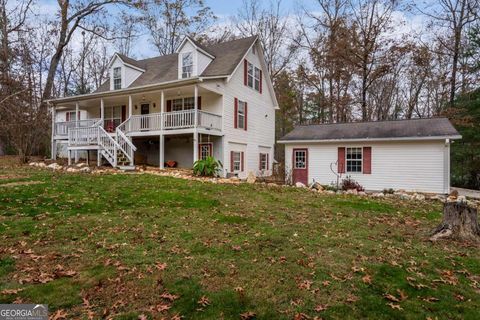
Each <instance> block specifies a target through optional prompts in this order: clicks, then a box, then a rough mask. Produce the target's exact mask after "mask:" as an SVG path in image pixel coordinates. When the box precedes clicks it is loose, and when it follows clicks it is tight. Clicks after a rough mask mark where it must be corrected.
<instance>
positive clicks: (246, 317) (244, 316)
mask: <svg viewBox="0 0 480 320" xmlns="http://www.w3.org/2000/svg"><path fill="white" fill-rule="evenodd" d="M255 317H256V313H255V312H252V311H247V312H244V313H242V314H240V319H242V320H250V319H253V318H255Z"/></svg>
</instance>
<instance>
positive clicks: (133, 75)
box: [110, 57, 142, 90]
mask: <svg viewBox="0 0 480 320" xmlns="http://www.w3.org/2000/svg"><path fill="white" fill-rule="evenodd" d="M117 67H120V68H122V88H128V87H129V86H130V85H131V84H132V83H133V82H134V81H135V80H137V78H138V77H139V76H140V75H141V74H142V72H141V71H139V70H136V69H133V68H130V67H128V66H126V65H124V64H123V62H122V60H121V59H119V58H118V57H117V58H115V60H114V61H113V63H112V65H111V67H110V90H113V69H114V68H117Z"/></svg>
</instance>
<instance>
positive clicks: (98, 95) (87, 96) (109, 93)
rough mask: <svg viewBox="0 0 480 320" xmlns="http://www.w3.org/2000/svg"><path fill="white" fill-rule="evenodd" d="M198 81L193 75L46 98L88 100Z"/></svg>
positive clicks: (58, 101)
mask: <svg viewBox="0 0 480 320" xmlns="http://www.w3.org/2000/svg"><path fill="white" fill-rule="evenodd" d="M199 82H203V79H202V78H200V77H195V78H189V79H180V80H173V81H166V82H161V83H155V84H147V85H144V86H138V87H133V88H125V89H119V90H109V91H103V92H94V93H87V94H81V95H77V96H71V97H63V98H57V99H50V100H47V102H50V103H54V104H55V103H66V102H76V101H79V100H89V99H95V98H105V97H112V96H119V95H123V94H134V93H140V92H143V91H145V90H160V89H168V88H174V87H177V86H178V85H189V84H195V83H199Z"/></svg>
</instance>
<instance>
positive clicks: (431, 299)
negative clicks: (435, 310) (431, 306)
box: [422, 297, 440, 302]
mask: <svg viewBox="0 0 480 320" xmlns="http://www.w3.org/2000/svg"><path fill="white" fill-rule="evenodd" d="M422 300H423V301H425V302H437V301H440V299H438V298H435V297H425V298H422Z"/></svg>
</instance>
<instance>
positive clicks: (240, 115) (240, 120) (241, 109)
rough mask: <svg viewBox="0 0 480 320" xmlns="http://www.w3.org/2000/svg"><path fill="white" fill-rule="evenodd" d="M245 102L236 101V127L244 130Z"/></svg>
mask: <svg viewBox="0 0 480 320" xmlns="http://www.w3.org/2000/svg"><path fill="white" fill-rule="evenodd" d="M245 105H246V102H245V101H240V100H238V110H237V125H238V128H240V129H245V120H246V116H245V114H246V112H245V109H246V108H245Z"/></svg>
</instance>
